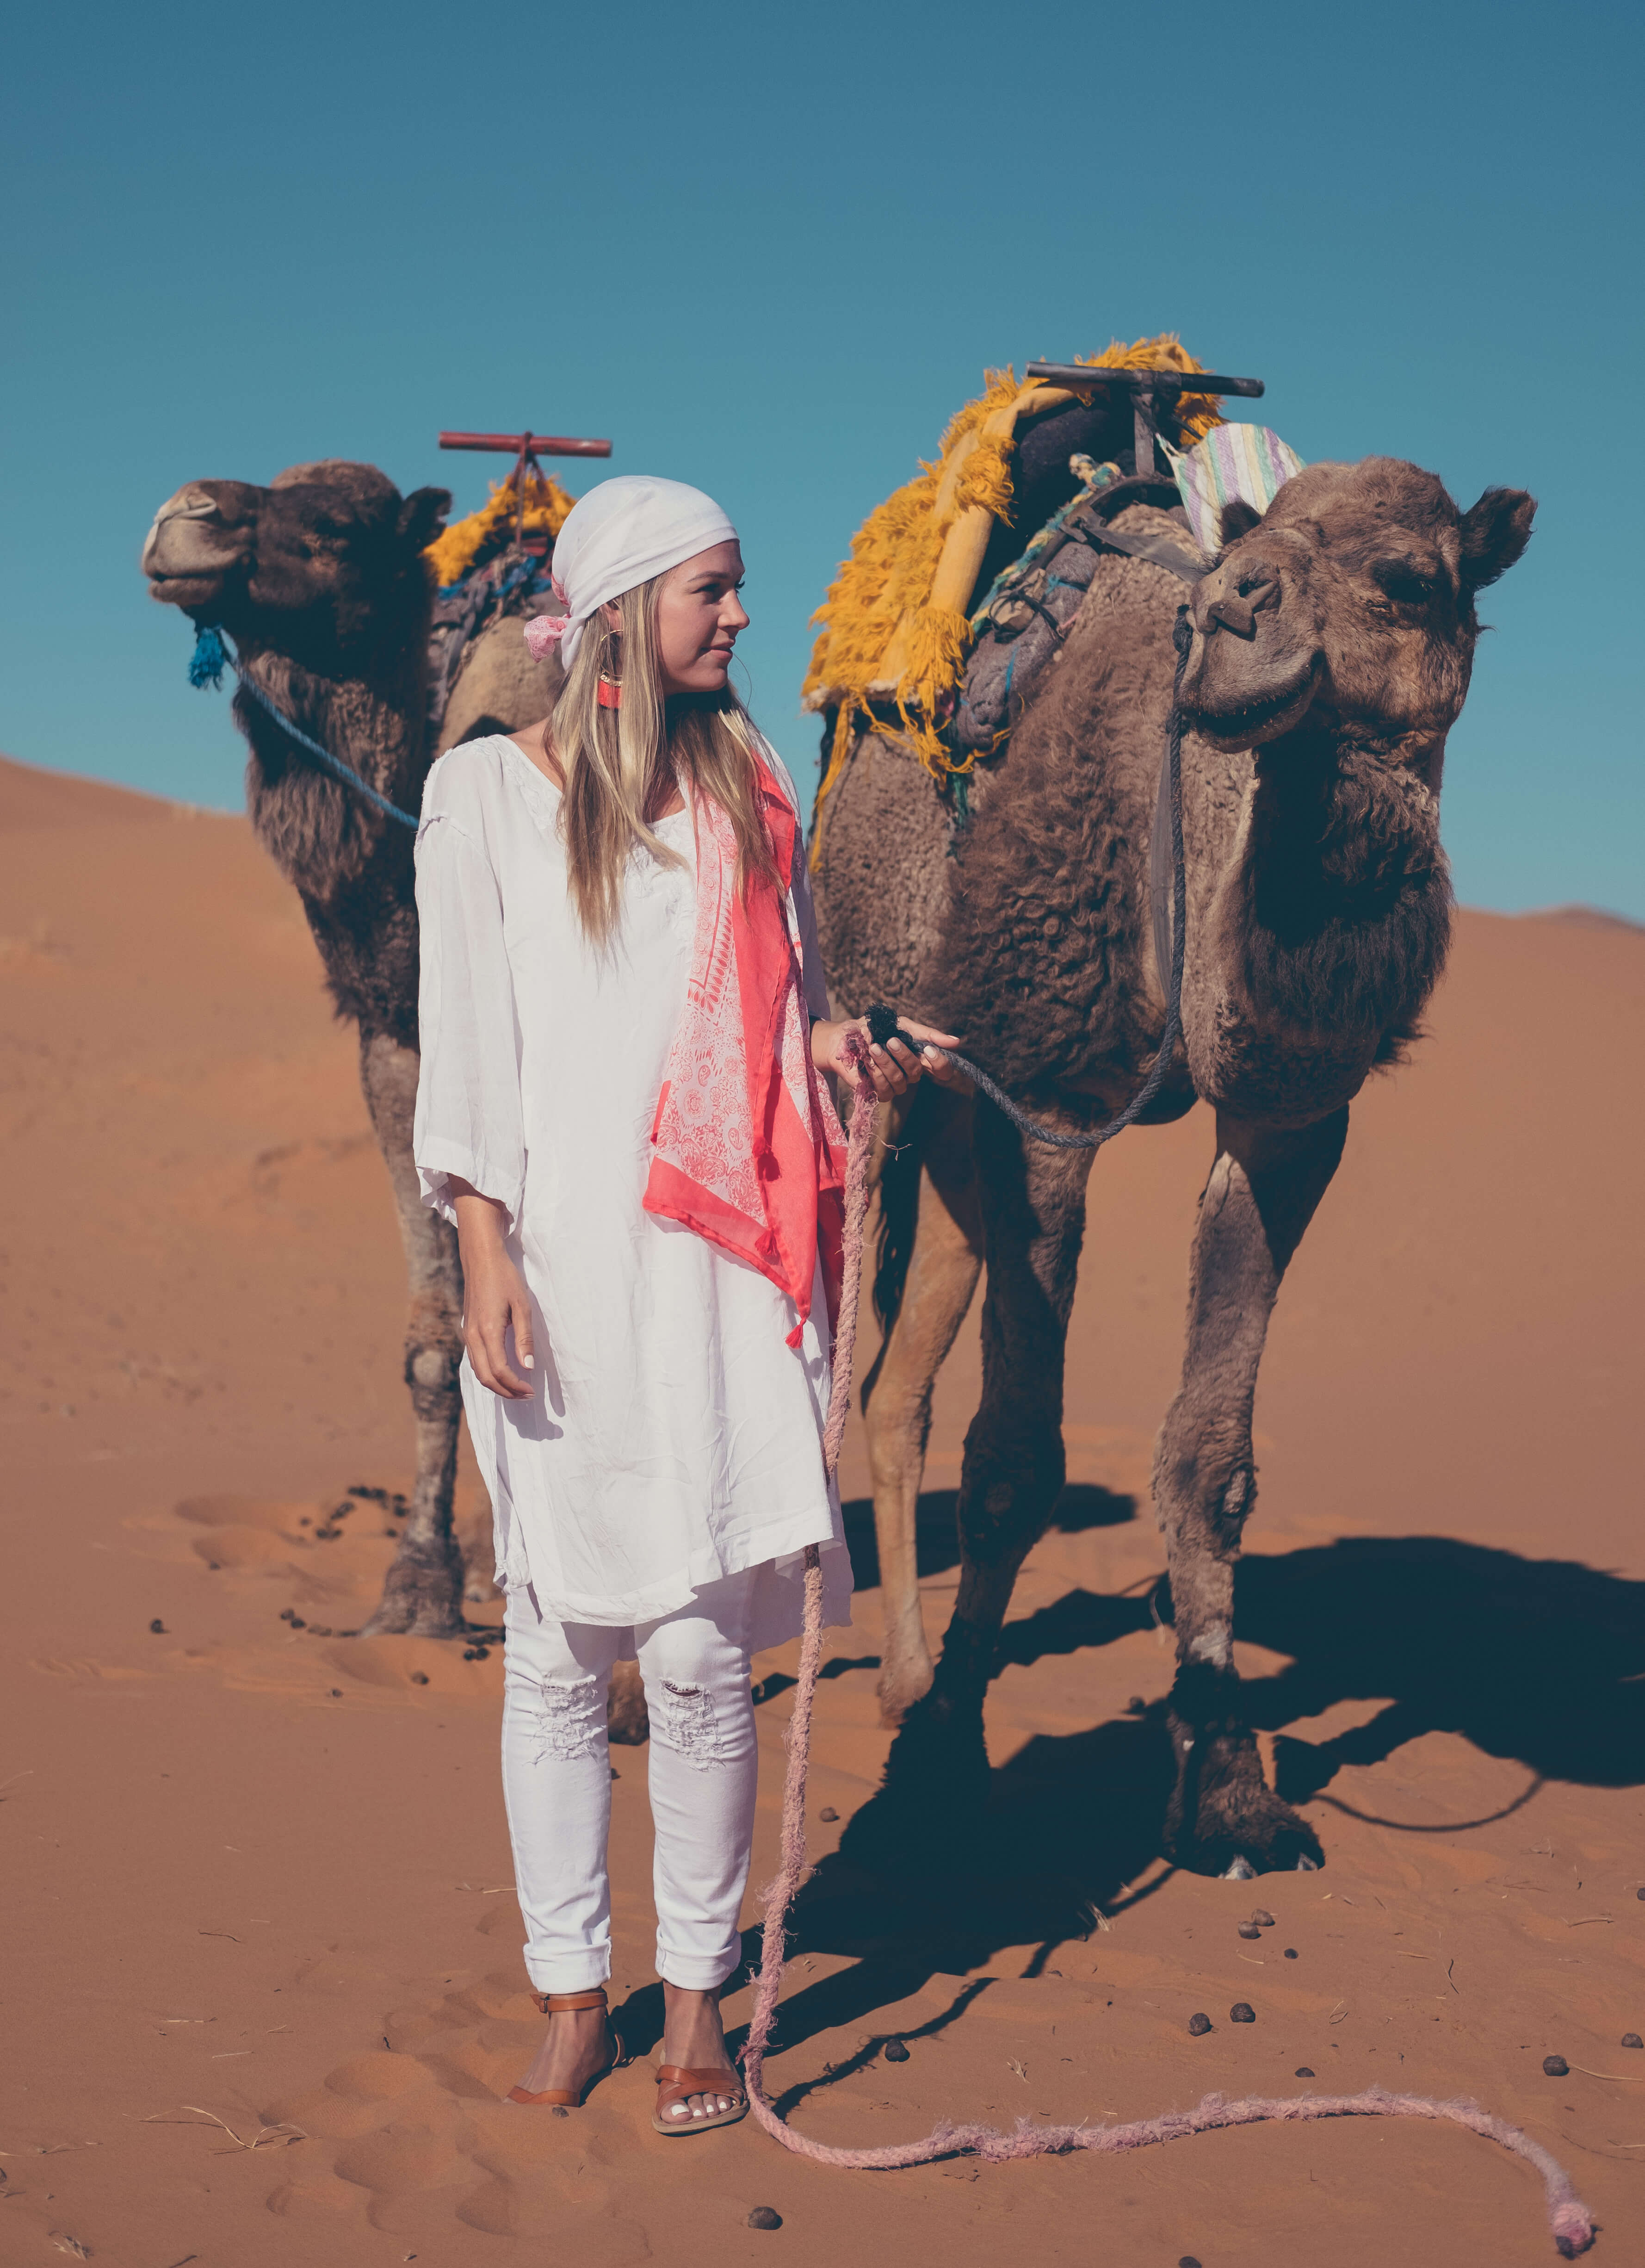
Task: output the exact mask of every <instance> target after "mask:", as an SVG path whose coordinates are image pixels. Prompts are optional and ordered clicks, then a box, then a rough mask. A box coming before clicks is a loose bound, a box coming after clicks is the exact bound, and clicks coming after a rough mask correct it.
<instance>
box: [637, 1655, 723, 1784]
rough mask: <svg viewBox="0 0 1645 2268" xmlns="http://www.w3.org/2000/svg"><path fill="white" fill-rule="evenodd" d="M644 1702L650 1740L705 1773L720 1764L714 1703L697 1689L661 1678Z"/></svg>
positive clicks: (718, 1728)
mask: <svg viewBox="0 0 1645 2268" xmlns="http://www.w3.org/2000/svg"><path fill="white" fill-rule="evenodd" d="M646 1699H647V1702H648V1705H649V1706H650V1712H651V1737H652V1738H653V1740H662V1741H664V1742H666V1743H667V1745H668V1746H669V1747H670V1748H671V1749H673V1751H674V1753H675V1754H676V1755H677V1756H683V1757H684V1758H685V1760H686V1762H687V1764H696V1765H697V1766H698V1767H699V1768H700V1769H701V1770H706V1769H707V1768H708V1766H709V1765H710V1764H718V1762H719V1761H720V1727H719V1722H718V1719H716V1716H715V1713H714V1703H713V1700H712V1699H711V1697H709V1695H708V1694H707V1693H705V1692H704V1691H703V1690H702V1688H701V1686H700V1685H677V1684H675V1683H674V1681H673V1680H672V1678H670V1677H665V1678H664V1679H663V1680H662V1681H661V1683H660V1684H659V1685H658V1686H657V1690H655V1691H654V1692H648V1694H647V1696H646Z"/></svg>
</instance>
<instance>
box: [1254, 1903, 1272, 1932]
mask: <svg viewBox="0 0 1645 2268" xmlns="http://www.w3.org/2000/svg"><path fill="white" fill-rule="evenodd" d="M1251 1918H1252V1921H1254V1922H1255V1923H1256V1925H1257V1927H1258V1928H1259V1929H1272V1928H1273V1926H1274V1916H1273V1915H1272V1914H1271V1913H1270V1912H1269V1911H1268V1910H1267V1906H1253V1907H1252V1910H1251Z"/></svg>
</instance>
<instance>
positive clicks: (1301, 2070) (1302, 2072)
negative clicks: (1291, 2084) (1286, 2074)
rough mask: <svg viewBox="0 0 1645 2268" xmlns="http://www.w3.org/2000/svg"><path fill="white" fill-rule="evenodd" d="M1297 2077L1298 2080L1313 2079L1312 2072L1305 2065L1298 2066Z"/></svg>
mask: <svg viewBox="0 0 1645 2268" xmlns="http://www.w3.org/2000/svg"><path fill="white" fill-rule="evenodd" d="M1296 2077H1297V2078H1298V2079H1311V2078H1312V2077H1313V2073H1312V2072H1311V2071H1310V2069H1309V2068H1308V2066H1307V2065H1306V2064H1305V2063H1299V2064H1298V2065H1297V2066H1296Z"/></svg>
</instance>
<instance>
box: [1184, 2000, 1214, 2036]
mask: <svg viewBox="0 0 1645 2268" xmlns="http://www.w3.org/2000/svg"><path fill="white" fill-rule="evenodd" d="M1188 2029H1189V2030H1190V2031H1191V2032H1192V2033H1193V2036H1194V2038H1195V2039H1196V2040H1198V2039H1203V2037H1204V2036H1205V2035H1206V2033H1207V2032H1208V2031H1209V2030H1210V2029H1211V2020H1210V2018H1209V2017H1208V2015H1207V2014H1206V2013H1205V2011H1204V2009H1203V2008H1201V2010H1200V2011H1199V2013H1198V2014H1197V2015H1193V2016H1190V2017H1189V2019H1188Z"/></svg>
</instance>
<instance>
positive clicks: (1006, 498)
mask: <svg viewBox="0 0 1645 2268" xmlns="http://www.w3.org/2000/svg"><path fill="white" fill-rule="evenodd" d="M1080 359H1081V360H1082V361H1086V360H1089V362H1090V364H1091V367H1092V368H1094V369H1105V370H1180V371H1195V370H1203V369H1204V368H1205V365H1204V364H1203V363H1202V362H1197V361H1196V360H1195V359H1194V357H1193V356H1192V355H1191V354H1189V353H1188V352H1187V351H1186V349H1185V348H1184V347H1183V346H1182V344H1181V342H1180V341H1179V340H1178V339H1177V338H1176V337H1175V336H1174V335H1172V334H1171V333H1169V332H1164V333H1162V334H1161V335H1160V336H1159V337H1157V338H1152V339H1137V340H1135V342H1133V343H1132V344H1131V345H1130V346H1123V345H1121V344H1120V342H1118V341H1116V342H1114V343H1113V345H1112V346H1110V347H1109V348H1107V349H1106V350H1105V352H1104V353H1102V354H1099V355H1092V356H1091V357H1083V356H1082V357H1080ZM985 375H986V378H987V390H986V391H985V392H984V393H983V394H981V395H980V397H979V398H978V399H977V400H976V401H968V402H967V403H966V407H965V408H964V409H962V410H961V411H960V412H959V415H958V416H957V417H956V418H955V419H954V420H953V422H952V423H951V425H950V426H949V428H948V431H947V432H946V433H944V436H943V446H942V450H941V453H940V454H939V456H938V457H937V460H936V462H935V463H934V464H925V463H924V462H923V461H922V465H921V468H920V473H919V475H918V477H917V478H916V479H914V480H912V481H910V482H907V486H906V487H903V488H900V489H899V490H897V492H896V494H895V495H894V496H891V497H887V498H886V499H885V503H884V504H881V505H880V506H879V507H878V510H877V511H875V512H870V515H869V517H868V519H866V520H864V522H863V526H862V527H860V528H859V529H858V530H857V533H856V536H855V537H854V538H853V540H852V544H851V556H850V557H849V558H848V560H846V561H845V562H844V563H843V564H842V565H841V569H840V572H839V574H838V575H837V576H836V577H835V578H834V582H833V584H832V585H830V587H829V592H828V596H827V598H826V600H825V601H824V603H823V604H822V606H820V607H819V608H818V610H817V613H816V615H814V616H813V617H812V619H813V621H816V622H821V623H822V624H823V629H822V630H821V631H820V633H819V637H818V639H817V644H816V646H815V647H814V649H813V651H812V653H811V669H810V671H809V673H808V674H807V675H806V679H805V683H804V694H803V697H804V705H805V707H806V708H808V709H811V710H823V709H834V710H837V711H838V712H839V713H838V720H837V722H836V725H835V728H834V740H833V744H832V746H831V747H830V749H829V755H828V765H827V770H826V773H825V775H824V778H823V782H822V785H821V787H820V788H819V791H818V801H819V803H820V802H821V800H822V799H823V797H824V796H826V794H827V792H828V791H829V789H830V788H831V787H832V786H833V785H834V780H835V777H837V775H838V773H839V770H840V767H841V764H843V762H845V758H846V755H847V753H848V750H849V748H850V746H851V741H852V739H853V736H854V734H855V733H856V723H857V720H858V719H859V718H863V717H865V716H866V715H867V714H868V713H870V712H871V711H872V710H874V709H875V708H880V709H894V710H895V711H896V712H897V716H898V718H899V719H900V724H901V727H902V730H903V732H904V733H906V735H907V739H908V741H909V743H910V745H911V746H912V747H913V748H914V750H915V752H916V754H917V755H918V756H919V758H920V761H921V762H922V764H924V766H925V768H926V770H928V771H929V773H930V774H931V776H932V777H933V778H934V779H937V780H941V779H944V778H945V777H948V776H949V775H951V773H955V772H964V771H968V770H970V769H971V766H972V765H973V762H975V761H976V753H975V751H974V750H971V749H967V750H965V751H961V752H958V753H956V752H953V751H951V750H950V749H949V747H947V746H946V745H945V743H944V740H943V738H942V734H941V731H940V726H941V724H942V721H943V719H944V718H945V716H946V715H947V713H948V711H949V710H950V709H951V705H952V703H953V700H954V698H955V696H956V695H957V694H958V689H959V684H960V681H961V679H962V677H963V676H964V674H965V667H966V653H967V652H968V649H969V645H970V640H971V626H970V622H969V620H968V615H969V609H970V605H971V600H972V597H973V593H974V591H975V588H976V582H977V576H978V573H979V571H980V568H981V565H982V562H983V557H984V555H985V554H986V552H987V550H988V539H989V537H990V536H991V534H993V531H994V527H995V522H996V521H997V520H1005V521H1009V520H1010V517H1011V460H1012V455H1013V452H1014V450H1015V447H1016V435H1017V424H1018V422H1019V421H1020V420H1022V419H1024V418H1026V417H1032V416H1037V415H1038V414H1039V412H1041V411H1043V410H1046V409H1060V408H1061V407H1062V405H1063V404H1064V403H1067V402H1070V401H1084V400H1087V399H1088V398H1089V397H1087V396H1085V395H1083V394H1078V393H1077V392H1074V391H1069V389H1067V388H1065V387H1054V386H1045V385H1041V384H1039V383H1030V384H1028V385H1026V386H1020V387H1019V386H1018V385H1017V379H1016V378H1015V376H1014V375H1013V373H1012V372H1010V370H1009V369H1007V370H1003V371H989V372H987V373H985ZM1173 415H1174V417H1175V420H1176V422H1177V423H1178V424H1179V426H1180V429H1181V437H1182V442H1183V446H1188V445H1189V444H1190V443H1192V442H1193V441H1198V440H1200V439H1201V438H1203V437H1204V436H1205V435H1206V434H1207V433H1208V432H1209V431H1210V430H1211V428H1212V427H1213V426H1214V425H1219V424H1221V423H1222V413H1221V411H1220V410H1219V409H1218V407H1217V403H1216V399H1215V395H1212V394H1183V395H1182V396H1181V397H1180V400H1179V401H1178V402H1177V403H1175V404H1174V405H1173ZM1033 532H1034V531H1033V530H1032V528H1026V529H1024V530H1023V531H1022V534H1023V538H1024V541H1027V539H1028V537H1029V536H1030V535H1032V534H1033Z"/></svg>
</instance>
